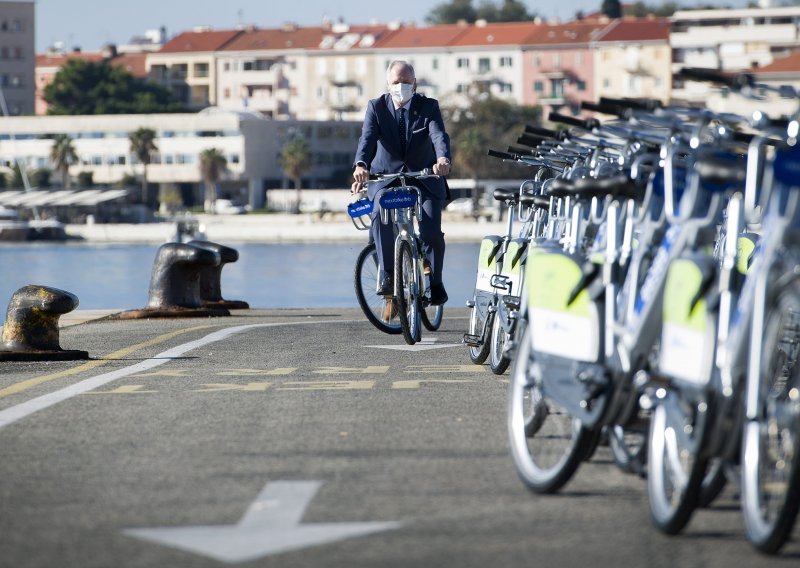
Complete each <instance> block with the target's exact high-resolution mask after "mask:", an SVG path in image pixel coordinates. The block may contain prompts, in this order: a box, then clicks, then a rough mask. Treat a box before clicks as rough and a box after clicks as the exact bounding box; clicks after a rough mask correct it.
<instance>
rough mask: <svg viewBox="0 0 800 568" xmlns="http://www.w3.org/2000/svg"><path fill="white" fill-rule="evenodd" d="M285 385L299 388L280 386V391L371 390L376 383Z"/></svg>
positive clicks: (301, 382) (343, 382) (327, 382)
mask: <svg viewBox="0 0 800 568" xmlns="http://www.w3.org/2000/svg"><path fill="white" fill-rule="evenodd" d="M283 384H284V385H297V386H280V387H278V390H290V391H300V390H361V389H367V390H369V389H371V388H373V387H374V386H375V381H308V382H305V381H292V382H287V383H283Z"/></svg>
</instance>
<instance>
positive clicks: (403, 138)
mask: <svg viewBox="0 0 800 568" xmlns="http://www.w3.org/2000/svg"><path fill="white" fill-rule="evenodd" d="M397 126H398V128H399V129H400V151H401V152H402V153H403V156H405V155H406V109H405V108H404V107H400V122H399V123H398V125H397Z"/></svg>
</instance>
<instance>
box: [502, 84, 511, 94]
mask: <svg viewBox="0 0 800 568" xmlns="http://www.w3.org/2000/svg"><path fill="white" fill-rule="evenodd" d="M512 90H513V87H512V86H511V83H500V92H501V93H510V92H511V91H512Z"/></svg>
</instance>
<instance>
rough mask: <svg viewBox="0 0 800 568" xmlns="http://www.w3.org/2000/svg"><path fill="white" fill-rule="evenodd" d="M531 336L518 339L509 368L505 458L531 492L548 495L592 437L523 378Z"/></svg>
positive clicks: (574, 467) (567, 475)
mask: <svg viewBox="0 0 800 568" xmlns="http://www.w3.org/2000/svg"><path fill="white" fill-rule="evenodd" d="M530 355H531V339H530V332H529V330H528V329H526V330H525V334H524V335H523V337H522V338H521V339H520V344H519V349H518V351H517V357H516V359H515V360H514V364H513V366H512V367H511V380H510V385H509V394H508V436H509V441H510V444H511V457H512V458H513V460H514V465H515V466H516V468H517V474H518V475H519V477H520V479H521V480H522V482H523V483H524V484H525V485H526V486H527V487H528V488H529V489H530V490H532V491H535V492H536V493H554V492H556V491H558V490H559V489H560V488H561V487H563V486H564V484H566V483H567V482H568V481H569V480H570V478H571V477H572V475H573V474H574V473H575V471H576V470H577V469H578V466H579V465H580V463H581V461H583V459H584V458H585V457H586V456H587V455H588V453H589V451H590V449H591V446H592V444H593V442H594V438H593V436H592V435H591V434H592V433H591V431H589V430H587V429H586V428H584V427H583V426H582V425H581V422H580V421H579V420H578V419H576V418H573V417H572V416H570V415H569V414H567V412H566V411H565V410H564V409H562V408H560V407H558V406H557V405H556V404H554V403H552V402H551V401H546V400H545V399H544V397H543V395H542V392H541V390H540V389H539V387H537V386H535V385H534V384H532V382H531V380H530V379H529V377H528V365H529V363H530Z"/></svg>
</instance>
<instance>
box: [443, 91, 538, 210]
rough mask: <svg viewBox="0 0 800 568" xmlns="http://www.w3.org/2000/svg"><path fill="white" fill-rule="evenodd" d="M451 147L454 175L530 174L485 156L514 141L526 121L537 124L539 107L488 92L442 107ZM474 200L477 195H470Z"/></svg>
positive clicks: (476, 176)
mask: <svg viewBox="0 0 800 568" xmlns="http://www.w3.org/2000/svg"><path fill="white" fill-rule="evenodd" d="M442 114H443V117H444V120H445V125H446V126H447V130H448V133H449V134H450V140H451V145H452V148H453V171H454V175H456V176H458V175H464V174H466V175H467V176H469V177H470V178H472V179H473V180H476V182H477V180H479V179H481V178H519V177H526V176H527V175H529V173H528V172H526V171H525V170H521V169H520V167H521V166H518V165H515V164H508V163H504V162H502V161H501V160H498V159H496V158H491V157H489V156H488V155H487V151H488V150H489V149H490V148H491V149H494V150H501V151H505V150H506V148H507V146H509V145H512V144H515V143H516V139H517V137H518V136H519V134H520V133H521V129H522V127H524V125H525V124H538V123H539V122H540V121H541V109H540V108H539V107H530V106H522V105H518V104H516V103H514V102H510V101H507V100H505V99H499V98H495V97H492V96H491V95H489V94H488V93H483V94H476V95H471V96H470V100H469V101H468V102H467V104H466V105H465V106H463V107H457V106H446V107H442ZM473 197H474V198H475V199H476V201H477V200H478V199H479V197H480V196H479V195H475V194H473Z"/></svg>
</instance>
